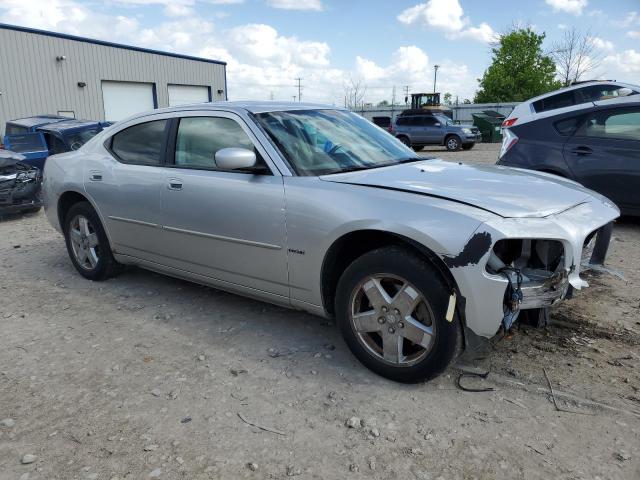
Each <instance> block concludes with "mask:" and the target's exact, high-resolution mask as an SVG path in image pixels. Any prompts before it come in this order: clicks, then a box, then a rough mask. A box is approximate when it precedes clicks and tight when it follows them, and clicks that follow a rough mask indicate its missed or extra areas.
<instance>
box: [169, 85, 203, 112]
mask: <svg viewBox="0 0 640 480" xmlns="http://www.w3.org/2000/svg"><path fill="white" fill-rule="evenodd" d="M208 101H209V87H202V86H198V85H169V106H170V107H175V106H176V105H185V104H188V103H203V102H208Z"/></svg>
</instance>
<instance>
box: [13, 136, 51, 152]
mask: <svg viewBox="0 0 640 480" xmlns="http://www.w3.org/2000/svg"><path fill="white" fill-rule="evenodd" d="M7 148H8V149H9V150H11V151H12V152H16V153H28V152H42V151H47V146H46V145H45V143H44V141H43V139H42V135H41V134H39V133H26V134H21V135H11V138H8V139H7Z"/></svg>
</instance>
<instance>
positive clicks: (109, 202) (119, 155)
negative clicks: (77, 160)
mask: <svg viewBox="0 0 640 480" xmlns="http://www.w3.org/2000/svg"><path fill="white" fill-rule="evenodd" d="M169 124H170V120H168V119H158V120H149V121H146V122H142V123H137V124H135V125H132V126H130V127H127V128H125V129H123V130H120V131H119V132H116V133H115V134H114V135H113V136H112V137H111V138H110V139H109V140H108V141H107V142H106V145H105V146H106V147H107V148H108V150H109V152H108V153H107V152H105V154H104V155H101V156H98V157H96V158H94V156H93V155H87V156H86V158H85V168H84V172H85V173H84V174H85V181H84V185H85V189H86V191H87V193H89V195H90V196H91V198H92V199H93V200H94V202H95V204H96V205H97V206H98V208H99V210H100V214H101V216H102V218H103V221H104V222H105V224H106V225H107V229H108V231H109V234H110V238H111V241H112V247H113V248H114V250H115V251H116V252H117V253H120V254H124V255H129V256H132V257H136V258H141V259H145V260H150V261H157V260H158V257H157V255H158V253H159V251H160V242H161V234H160V232H161V226H162V225H161V223H160V190H161V189H162V188H163V187H164V186H165V182H164V172H163V170H162V168H161V165H162V164H163V162H164V156H165V151H166V139H167V129H168V127H169Z"/></svg>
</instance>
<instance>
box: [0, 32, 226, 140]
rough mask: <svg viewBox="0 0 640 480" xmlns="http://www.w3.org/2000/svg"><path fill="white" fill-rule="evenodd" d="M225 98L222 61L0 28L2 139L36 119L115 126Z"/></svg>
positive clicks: (87, 39) (224, 78)
mask: <svg viewBox="0 0 640 480" xmlns="http://www.w3.org/2000/svg"><path fill="white" fill-rule="evenodd" d="M226 98H227V85H226V63H225V62H221V61H217V60H210V59H205V58H197V57H190V56H187V55H179V54H175V53H169V52H160V51H156V50H148V49H144V48H138V47H132V46H127V45H120V44H115V43H110V42H105V41H101V40H93V39H89V38H82V37H76V36H72V35H65V34H60V33H54V32H47V31H43V30H34V29H30V28H24V27H17V26H13V25H5V24H0V132H2V133H3V132H4V127H5V123H6V122H7V120H12V119H15V118H21V117H29V116H34V115H38V114H58V115H63V116H69V117H74V118H84V119H92V120H109V121H117V120H121V119H123V118H125V117H128V116H129V115H132V114H134V113H138V112H141V111H145V110H151V109H154V108H159V107H166V106H174V105H180V104H185V103H196V102H209V101H216V100H226Z"/></svg>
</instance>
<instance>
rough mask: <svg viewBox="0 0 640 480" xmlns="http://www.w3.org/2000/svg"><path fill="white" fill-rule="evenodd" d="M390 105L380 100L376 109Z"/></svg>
mask: <svg viewBox="0 0 640 480" xmlns="http://www.w3.org/2000/svg"><path fill="white" fill-rule="evenodd" d="M389 105H390V103H389V102H387V101H386V100H382V101H381V102H378V105H377V106H378V107H388V106H389Z"/></svg>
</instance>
